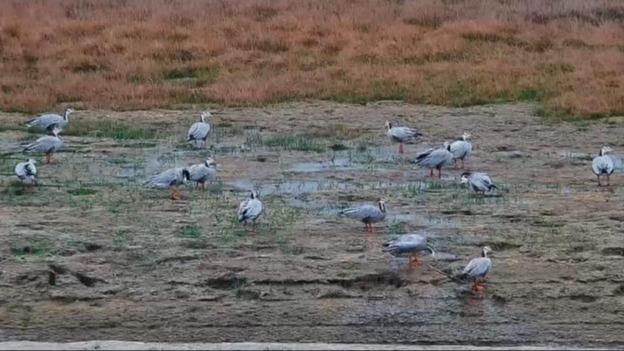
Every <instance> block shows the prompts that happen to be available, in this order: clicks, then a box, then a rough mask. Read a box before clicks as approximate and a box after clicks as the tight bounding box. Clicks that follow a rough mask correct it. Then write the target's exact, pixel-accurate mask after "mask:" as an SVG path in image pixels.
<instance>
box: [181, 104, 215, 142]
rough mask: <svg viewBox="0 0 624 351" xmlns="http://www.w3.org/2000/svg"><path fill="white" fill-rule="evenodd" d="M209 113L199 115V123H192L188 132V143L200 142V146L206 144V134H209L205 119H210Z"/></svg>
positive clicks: (208, 126)
mask: <svg viewBox="0 0 624 351" xmlns="http://www.w3.org/2000/svg"><path fill="white" fill-rule="evenodd" d="M211 116H212V115H211V114H210V112H202V113H201V114H200V115H199V122H195V123H193V125H191V128H189V131H188V134H187V136H188V141H189V142H191V141H193V142H195V143H197V142H200V143H202V144H204V145H205V144H206V139H207V138H208V133H210V124H208V123H207V122H206V118H209V117H211Z"/></svg>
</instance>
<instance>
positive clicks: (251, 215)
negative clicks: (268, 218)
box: [238, 190, 264, 232]
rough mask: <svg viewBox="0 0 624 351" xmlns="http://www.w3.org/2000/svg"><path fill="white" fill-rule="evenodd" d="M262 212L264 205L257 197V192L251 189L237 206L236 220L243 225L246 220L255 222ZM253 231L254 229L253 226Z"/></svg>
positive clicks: (245, 223)
mask: <svg viewBox="0 0 624 351" xmlns="http://www.w3.org/2000/svg"><path fill="white" fill-rule="evenodd" d="M262 212H264V205H263V204H262V201H260V199H258V193H257V192H255V191H253V190H252V191H251V193H250V194H249V198H248V199H245V200H243V201H242V202H241V203H240V205H239V206H238V222H239V223H243V225H247V223H248V222H252V223H254V224H255V222H256V220H257V219H258V218H259V217H260V215H262ZM253 231H254V232H255V231H256V230H255V228H253Z"/></svg>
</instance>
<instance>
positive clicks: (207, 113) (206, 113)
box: [199, 111, 212, 122]
mask: <svg viewBox="0 0 624 351" xmlns="http://www.w3.org/2000/svg"><path fill="white" fill-rule="evenodd" d="M210 117H212V113H210V111H204V112H202V113H201V114H200V115H199V120H200V121H201V122H206V119H208V118H210Z"/></svg>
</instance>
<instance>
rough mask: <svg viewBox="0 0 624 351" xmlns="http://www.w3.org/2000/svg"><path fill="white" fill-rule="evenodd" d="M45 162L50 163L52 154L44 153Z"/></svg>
mask: <svg viewBox="0 0 624 351" xmlns="http://www.w3.org/2000/svg"><path fill="white" fill-rule="evenodd" d="M45 160H46V163H48V164H50V163H52V154H45Z"/></svg>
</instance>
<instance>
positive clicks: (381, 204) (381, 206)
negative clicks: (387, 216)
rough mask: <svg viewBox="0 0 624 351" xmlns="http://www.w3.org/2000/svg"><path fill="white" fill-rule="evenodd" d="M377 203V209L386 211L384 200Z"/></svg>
mask: <svg viewBox="0 0 624 351" xmlns="http://www.w3.org/2000/svg"><path fill="white" fill-rule="evenodd" d="M377 205H378V206H379V210H380V211H381V212H383V213H386V202H385V201H384V200H379V201H378V202H377Z"/></svg>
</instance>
